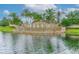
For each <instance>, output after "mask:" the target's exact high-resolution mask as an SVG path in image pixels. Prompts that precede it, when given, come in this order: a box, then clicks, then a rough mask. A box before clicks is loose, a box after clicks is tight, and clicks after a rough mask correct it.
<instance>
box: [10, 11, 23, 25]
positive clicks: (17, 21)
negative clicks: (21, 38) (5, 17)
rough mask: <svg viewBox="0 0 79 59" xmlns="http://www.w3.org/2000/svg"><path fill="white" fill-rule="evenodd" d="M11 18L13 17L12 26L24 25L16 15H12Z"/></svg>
mask: <svg viewBox="0 0 79 59" xmlns="http://www.w3.org/2000/svg"><path fill="white" fill-rule="evenodd" d="M9 16H10V17H11V24H15V25H20V24H21V23H22V21H21V20H20V18H19V17H18V16H17V15H16V13H10V15H9Z"/></svg>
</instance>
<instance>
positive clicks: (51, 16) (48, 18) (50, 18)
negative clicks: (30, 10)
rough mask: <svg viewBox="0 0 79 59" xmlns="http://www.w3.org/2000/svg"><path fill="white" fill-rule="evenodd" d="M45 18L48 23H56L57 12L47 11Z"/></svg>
mask: <svg viewBox="0 0 79 59" xmlns="http://www.w3.org/2000/svg"><path fill="white" fill-rule="evenodd" d="M43 17H44V18H45V20H46V22H48V23H50V22H52V23H54V22H55V11H54V10H53V9H47V10H45V13H44V14H43Z"/></svg>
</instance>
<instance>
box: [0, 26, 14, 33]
mask: <svg viewBox="0 0 79 59" xmlns="http://www.w3.org/2000/svg"><path fill="white" fill-rule="evenodd" d="M13 30H14V28H13V27H11V26H0V31H1V32H12V31H13Z"/></svg>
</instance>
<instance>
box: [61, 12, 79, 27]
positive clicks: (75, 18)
mask: <svg viewBox="0 0 79 59" xmlns="http://www.w3.org/2000/svg"><path fill="white" fill-rule="evenodd" d="M66 16H67V18H66V19H65V18H64V19H63V20H62V22H61V24H62V25H63V26H70V25H73V24H79V11H77V10H76V11H73V12H72V11H71V12H69V13H68V14H67V15H66Z"/></svg>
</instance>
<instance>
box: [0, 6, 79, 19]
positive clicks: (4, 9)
mask: <svg viewBox="0 0 79 59" xmlns="http://www.w3.org/2000/svg"><path fill="white" fill-rule="evenodd" d="M52 7H53V8H60V9H61V10H62V9H66V8H72V9H71V10H73V8H79V5H76V4H55V5H53V4H42V5H41V4H35V5H33V4H30V5H29V4H26V5H23V4H0V19H2V18H3V17H4V16H6V15H7V14H9V13H10V12H16V13H17V14H20V13H21V12H22V10H23V9H25V8H27V9H29V10H31V11H36V12H40V11H42V10H45V9H47V8H52ZM69 10H70V9H69Z"/></svg>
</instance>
